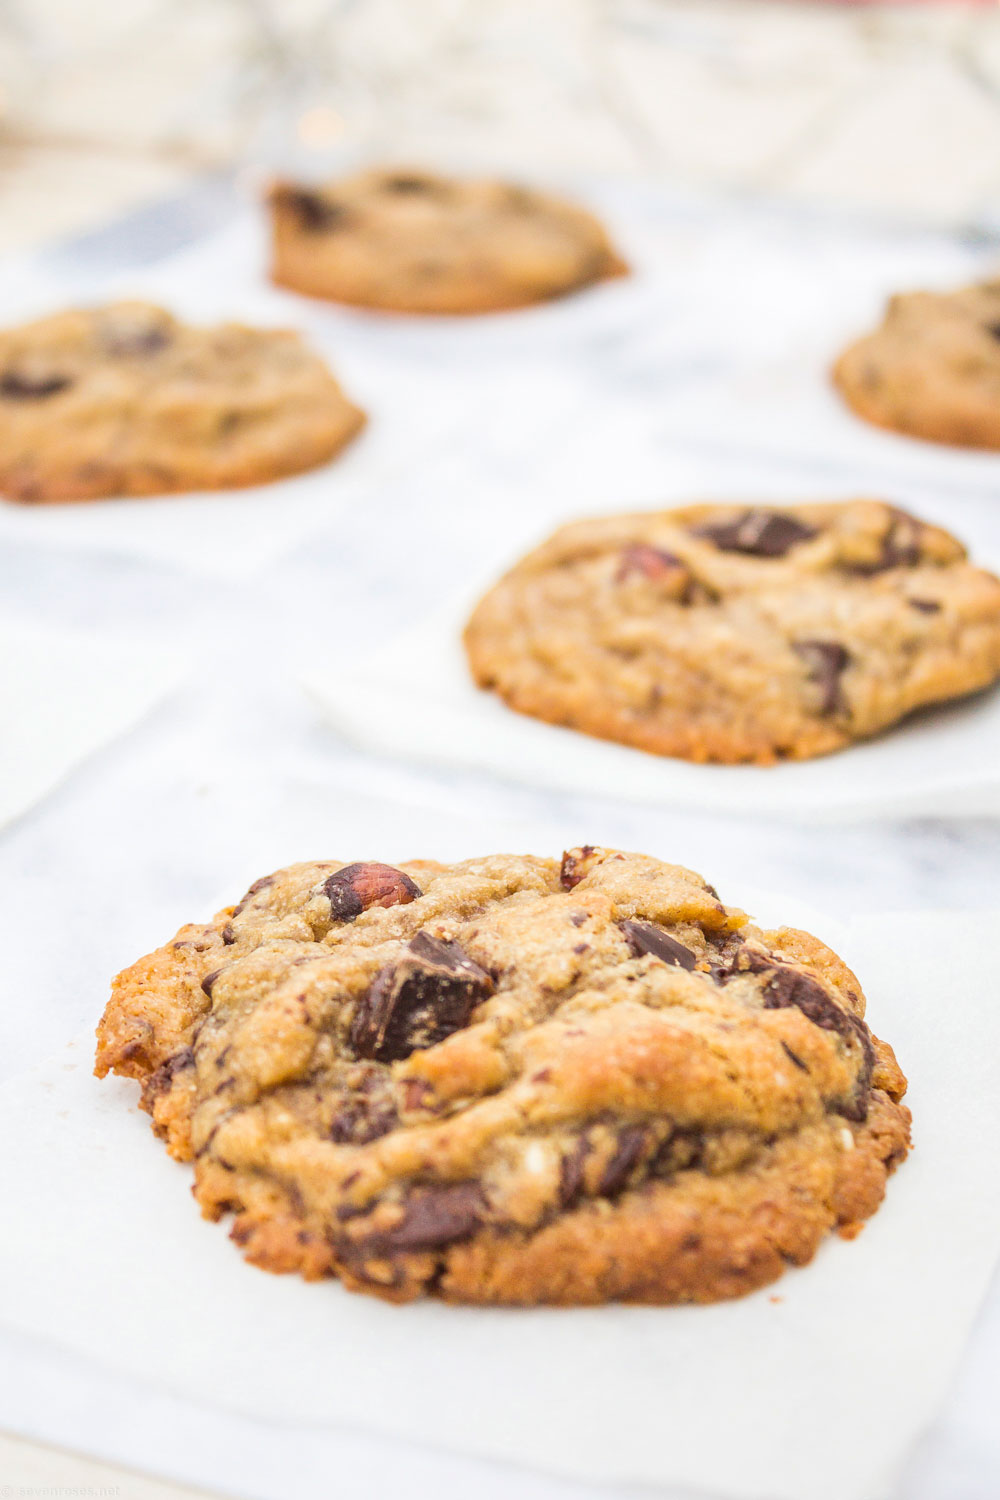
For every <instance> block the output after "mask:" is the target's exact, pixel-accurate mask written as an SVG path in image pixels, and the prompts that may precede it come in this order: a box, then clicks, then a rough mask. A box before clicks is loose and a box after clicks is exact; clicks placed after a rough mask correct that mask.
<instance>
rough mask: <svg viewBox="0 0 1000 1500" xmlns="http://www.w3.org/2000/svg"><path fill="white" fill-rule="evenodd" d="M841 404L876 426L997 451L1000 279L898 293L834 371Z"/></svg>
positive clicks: (999, 433)
mask: <svg viewBox="0 0 1000 1500" xmlns="http://www.w3.org/2000/svg"><path fill="white" fill-rule="evenodd" d="M833 379H834V383H835V384H836V385H837V387H838V388H839V390H840V392H841V394H842V395H843V397H844V399H845V400H846V402H847V404H848V405H849V406H850V407H851V408H852V409H853V410H854V411H855V412H857V414H858V416H860V417H864V418H865V420H866V421H868V422H874V423H875V424H876V426H878V427H889V428H892V429H893V430H894V431H896V432H904V433H908V434H909V435H910V436H911V437H919V438H927V439H929V440H930V441H931V442H935V443H952V444H954V445H955V446H958V447H963V448H1000V279H997V280H994V281H984V282H980V283H978V284H976V285H974V286H967V287H963V288H962V289H961V290H960V291H957V292H905V293H901V294H900V295H898V296H895V297H892V298H890V300H889V303H888V306H887V308H886V312H885V317H884V318H883V320H882V323H881V324H880V325H879V327H878V328H876V329H875V331H874V332H873V333H869V334H867V335H866V336H865V337H864V338H862V339H859V340H858V341H857V342H856V343H854V344H851V345H850V347H849V348H847V349H845V350H844V352H843V354H842V355H841V356H840V358H839V359H838V360H837V362H836V364H835V365H834V367H833Z"/></svg>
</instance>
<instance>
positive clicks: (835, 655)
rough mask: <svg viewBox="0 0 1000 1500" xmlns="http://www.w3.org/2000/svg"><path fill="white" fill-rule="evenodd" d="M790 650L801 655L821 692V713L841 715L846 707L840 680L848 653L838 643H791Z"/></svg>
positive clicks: (846, 663)
mask: <svg viewBox="0 0 1000 1500" xmlns="http://www.w3.org/2000/svg"><path fill="white" fill-rule="evenodd" d="M792 649H793V650H794V651H796V652H797V653H798V655H799V656H801V658H802V660H803V661H804V662H805V664H806V666H807V667H808V669H809V676H810V678H811V679H812V681H813V682H815V684H816V686H817V687H818V688H819V690H820V705H819V711H820V713H821V714H826V715H829V714H835V713H841V712H843V710H844V709H846V707H847V704H846V702H845V700H844V695H843V692H842V690H841V682H840V678H841V673H842V672H843V671H844V670H845V668H846V667H847V666H848V664H849V663H850V660H851V657H850V653H849V652H848V651H847V650H846V649H845V647H843V646H842V645H840V643H839V641H793V642H792Z"/></svg>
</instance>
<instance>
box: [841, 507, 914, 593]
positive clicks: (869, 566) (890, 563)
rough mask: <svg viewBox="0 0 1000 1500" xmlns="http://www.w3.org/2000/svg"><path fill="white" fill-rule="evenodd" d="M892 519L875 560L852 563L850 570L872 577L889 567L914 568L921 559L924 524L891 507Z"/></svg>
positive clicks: (905, 512)
mask: <svg viewBox="0 0 1000 1500" xmlns="http://www.w3.org/2000/svg"><path fill="white" fill-rule="evenodd" d="M890 509H891V514H892V519H891V520H890V522H889V527H888V530H887V531H886V534H885V536H884V537H883V538H882V548H881V552H880V553H879V556H878V557H877V558H876V559H875V561H874V562H870V563H852V564H851V568H850V571H851V572H852V573H861V574H862V575H863V576H864V577H866V578H867V577H871V575H872V574H874V573H884V572H886V571H887V569H889V568H912V567H915V566H916V564H917V563H918V562H919V561H920V539H921V537H922V535H923V530H924V528H923V525H922V523H921V522H920V521H918V520H917V518H916V517H915V516H911V515H909V514H908V512H907V511H905V510H898V509H897V508H896V507H895V506H892V507H890Z"/></svg>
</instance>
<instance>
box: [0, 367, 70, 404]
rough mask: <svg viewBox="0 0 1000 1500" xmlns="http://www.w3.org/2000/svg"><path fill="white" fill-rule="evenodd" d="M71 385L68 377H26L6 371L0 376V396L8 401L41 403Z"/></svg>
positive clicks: (19, 373)
mask: <svg viewBox="0 0 1000 1500" xmlns="http://www.w3.org/2000/svg"><path fill="white" fill-rule="evenodd" d="M72 384H73V381H72V378H71V377H70V376H69V375H26V374H24V373H23V372H19V371H17V370H7V371H5V372H4V374H3V375H0V396H3V397H4V398H5V399H6V400H8V401H41V400H43V399H44V398H45V397H46V396H57V395H58V394H59V392H60V391H65V390H67V389H68V388H69V387H70V386H71V385H72Z"/></svg>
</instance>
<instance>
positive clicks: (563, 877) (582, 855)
mask: <svg viewBox="0 0 1000 1500" xmlns="http://www.w3.org/2000/svg"><path fill="white" fill-rule="evenodd" d="M594 848H595V845H594V844H584V845H583V846H582V847H581V848H579V849H568V850H567V851H566V853H565V854H564V855H563V857H562V865H561V867H560V870H559V884H560V885H561V886H562V888H563V890H564V891H571V890H572V889H573V887H574V886H575V885H579V884H580V881H581V880H582V879H583V877H584V875H585V874H586V871H585V870H581V869H580V865H581V864H582V863H583V862H584V860H587V859H589V858H590V856H591V855H592V854H593V852H594Z"/></svg>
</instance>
